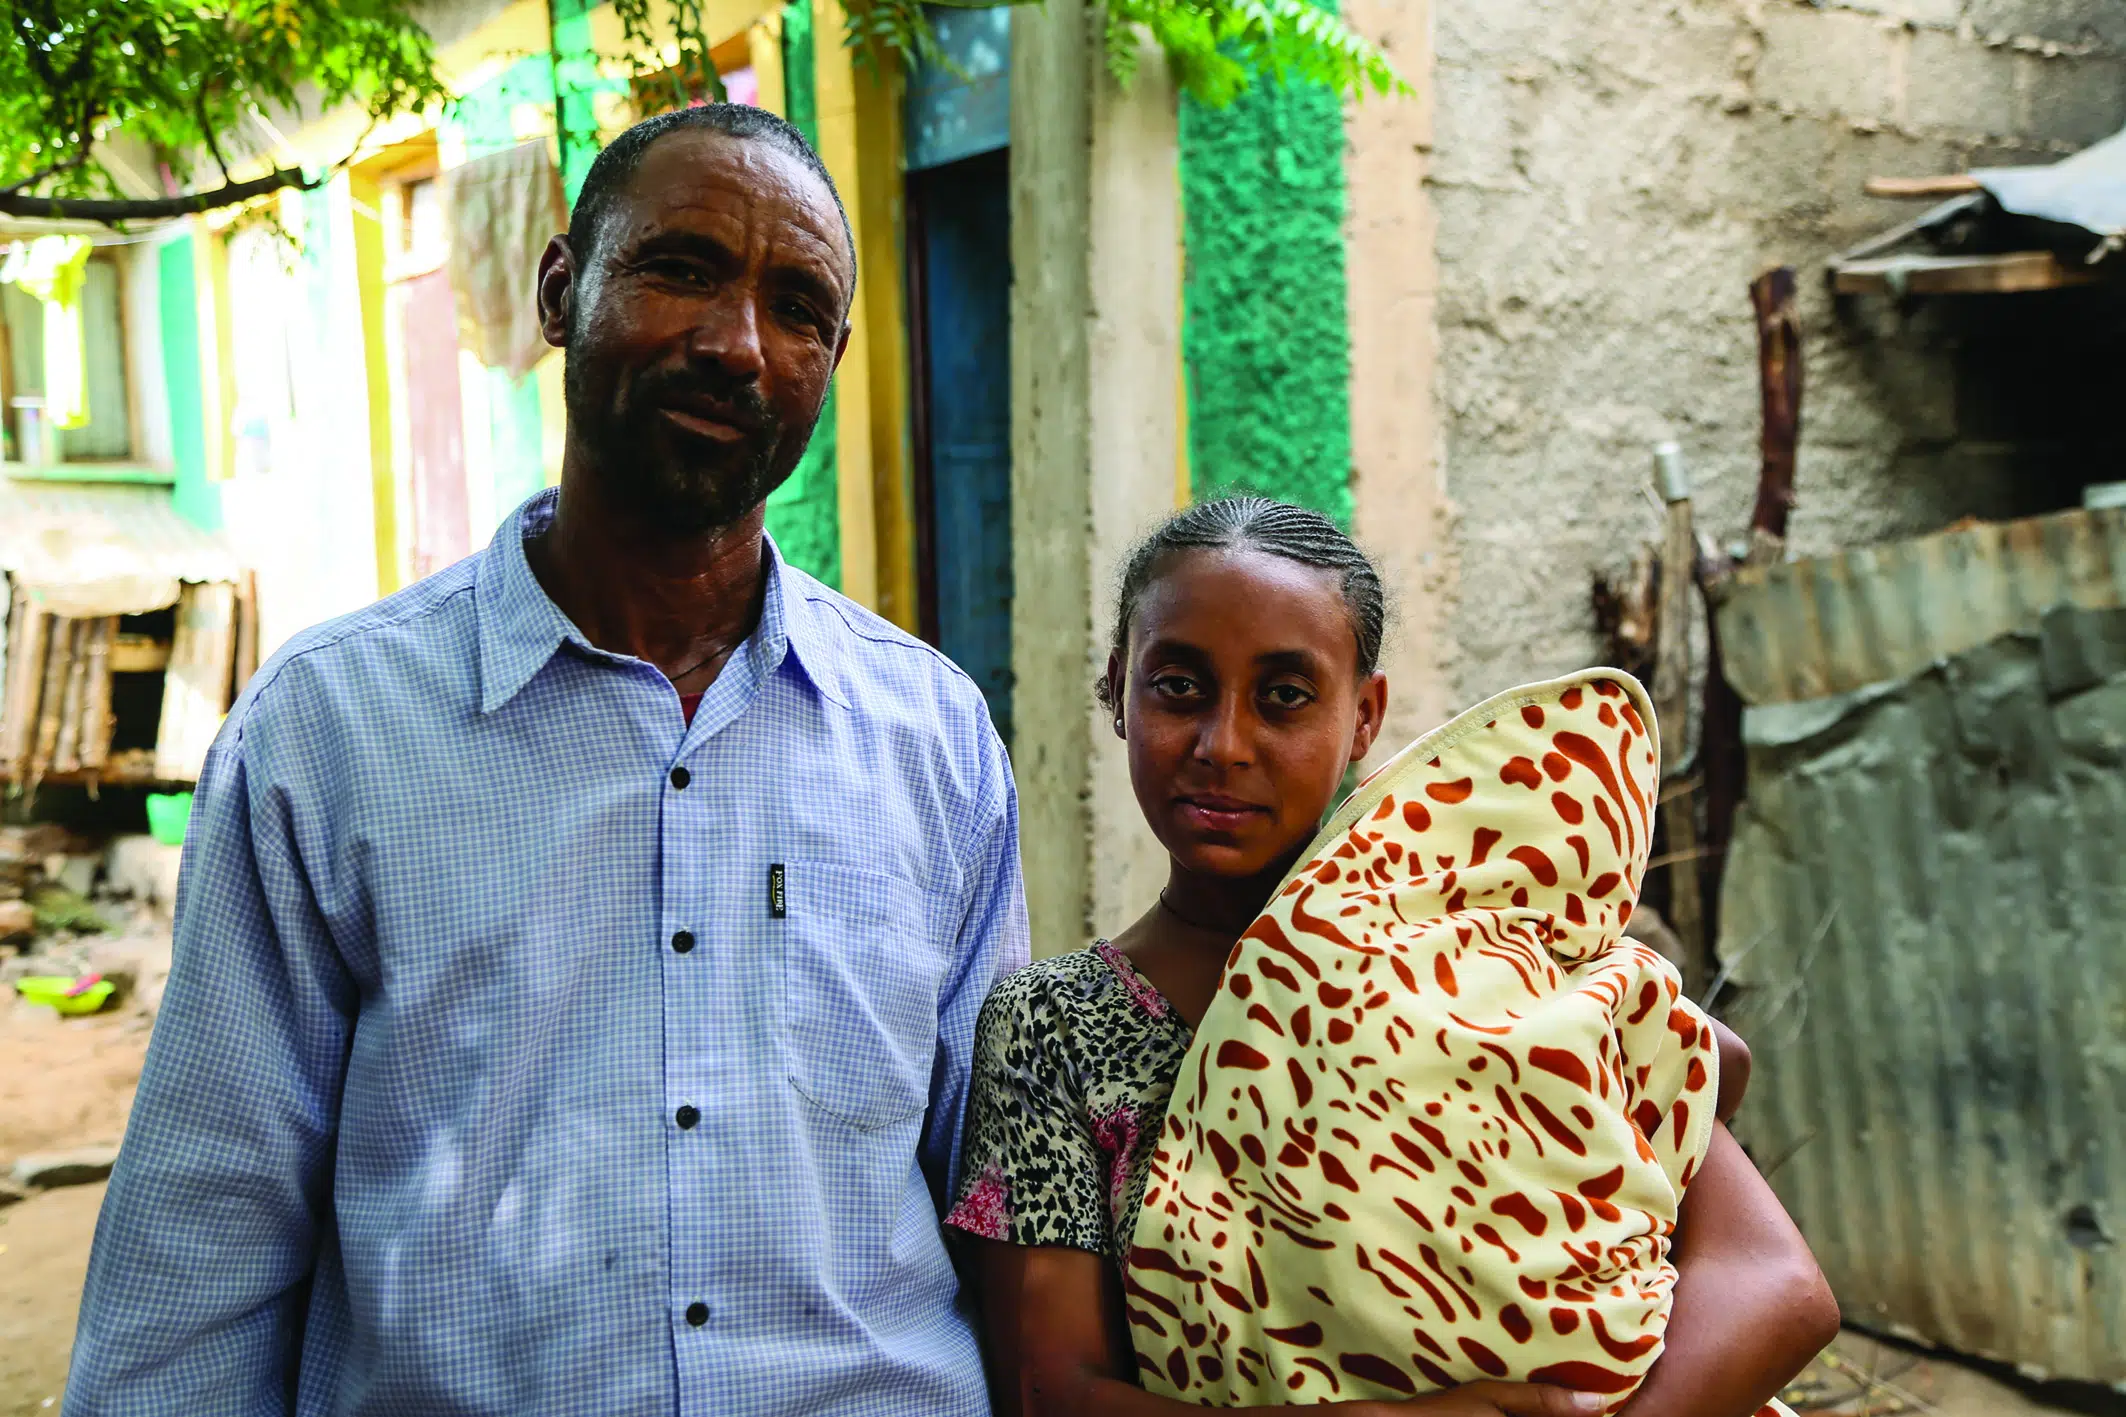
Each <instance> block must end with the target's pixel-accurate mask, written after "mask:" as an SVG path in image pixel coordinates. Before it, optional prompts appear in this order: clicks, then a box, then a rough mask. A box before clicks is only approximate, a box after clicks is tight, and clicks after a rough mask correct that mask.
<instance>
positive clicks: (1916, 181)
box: [1861, 172, 1979, 201]
mask: <svg viewBox="0 0 2126 1417" xmlns="http://www.w3.org/2000/svg"><path fill="white" fill-rule="evenodd" d="M1861 190H1862V191H1864V192H1866V193H1867V194H1868V195H1869V196H1871V197H1888V198H1891V199H1892V200H1894V201H1916V200H1925V199H1929V198H1936V199H1938V198H1941V197H1956V196H1961V195H1962V194H1964V193H1965V192H1976V191H1978V190H1979V185H1978V179H1977V178H1976V177H1973V176H1971V175H1970V174H1968V173H1961V172H1959V173H1955V174H1952V175H1949V176H1942V177H1870V178H1869V179H1868V180H1867V182H1866V183H1865V184H1864V185H1863V186H1862V188H1861Z"/></svg>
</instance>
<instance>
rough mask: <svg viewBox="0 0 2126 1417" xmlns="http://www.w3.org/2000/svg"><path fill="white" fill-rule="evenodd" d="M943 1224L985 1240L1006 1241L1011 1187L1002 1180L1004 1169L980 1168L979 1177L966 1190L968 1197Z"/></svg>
mask: <svg viewBox="0 0 2126 1417" xmlns="http://www.w3.org/2000/svg"><path fill="white" fill-rule="evenodd" d="M945 1223H946V1224H947V1225H950V1226H952V1227H953V1228H954V1229H955V1230H965V1231H966V1232H967V1233H968V1234H970V1235H979V1236H981V1237H982V1238H983V1239H984V1240H1009V1239H1010V1238H1011V1183H1010V1182H1008V1181H1006V1180H1005V1179H1004V1171H1003V1168H1001V1167H998V1166H985V1167H983V1168H982V1174H981V1177H980V1178H979V1179H978V1180H976V1182H975V1183H974V1184H973V1185H972V1186H969V1187H968V1188H967V1194H966V1195H965V1196H963V1197H962V1198H961V1200H960V1203H959V1204H958V1205H956V1206H954V1207H953V1208H952V1214H950V1215H948V1216H946V1217H945Z"/></svg>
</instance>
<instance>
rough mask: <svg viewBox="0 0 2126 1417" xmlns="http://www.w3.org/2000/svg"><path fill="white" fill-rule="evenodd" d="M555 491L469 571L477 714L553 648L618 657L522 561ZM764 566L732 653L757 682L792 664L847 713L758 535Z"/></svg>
mask: <svg viewBox="0 0 2126 1417" xmlns="http://www.w3.org/2000/svg"><path fill="white" fill-rule="evenodd" d="M559 497H560V492H559V489H557V488H552V487H549V488H547V489H546V490H544V491H542V492H539V493H537V494H535V495H534V496H533V497H532V498H531V499H530V500H529V501H527V502H525V503H524V505H523V506H521V507H519V508H518V509H517V510H516V511H515V512H514V513H512V514H511V516H510V518H509V520H507V521H505V522H504V523H502V526H501V529H500V530H499V531H497V532H496V533H495V538H494V540H493V541H492V542H490V543H489V544H488V547H487V549H486V550H485V551H483V552H482V553H480V563H479V566H478V567H477V569H476V570H475V572H474V589H473V601H474V606H475V614H476V616H477V620H478V625H479V643H480V712H482V713H493V712H494V711H495V710H496V709H498V708H501V707H502V706H503V705H504V704H506V703H508V702H509V701H510V700H511V699H514V698H515V697H516V696H517V693H518V691H520V690H521V689H523V687H524V686H525V685H526V684H529V683H530V682H531V681H532V678H533V676H534V675H536V674H538V672H539V671H540V670H541V669H544V668H545V667H546V662H547V661H548V660H550V659H552V658H553V657H554V653H555V651H556V650H558V649H560V647H561V646H563V645H565V644H567V645H574V646H576V648H577V649H579V650H581V651H582V652H583V653H585V654H587V655H588V656H590V657H591V658H593V659H599V660H605V661H608V662H619V661H620V660H621V659H622V656H618V655H613V654H609V653H607V652H606V651H604V650H601V649H598V648H597V647H596V646H594V645H593V644H591V642H590V641H589V640H587V639H585V638H584V636H583V632H582V631H581V630H579V629H577V628H576V626H575V624H574V622H572V621H571V620H570V619H569V618H568V616H566V615H565V614H563V613H562V611H561V607H560V606H558V605H556V604H554V602H553V600H552V598H550V597H549V596H548V595H547V593H546V588H545V587H544V586H541V585H540V584H539V580H538V577H536V576H534V575H533V574H532V569H531V562H529V561H528V560H526V559H525V556H524V539H525V537H527V536H532V535H536V534H537V533H539V532H541V531H543V530H545V529H546V526H547V524H548V523H549V522H551V521H552V520H553V517H554V505H555V503H556V502H557V501H558V500H559ZM762 541H763V544H764V555H765V556H766V559H767V567H768V584H767V594H766V596H765V597H764V599H763V601H762V604H761V611H760V624H759V625H757V626H756V627H755V628H754V630H753V633H752V634H751V635H749V636H747V638H746V643H745V645H744V646H743V647H742V648H741V650H740V653H742V654H745V655H746V656H748V657H749V658H750V659H751V660H752V661H753V667H754V670H755V673H756V674H758V675H759V676H760V677H762V678H765V677H766V676H767V675H769V674H771V673H773V672H774V671H775V670H776V669H777V668H778V667H779V666H780V665H781V664H782V662H783V660H784V659H785V658H786V657H787V658H795V659H796V660H797V661H798V664H799V667H800V668H802V669H803V670H804V673H805V677H806V678H807V679H809V680H810V681H811V682H812V685H813V687H814V688H816V689H818V690H819V692H820V693H821V694H823V695H824V696H826V697H827V698H830V699H832V700H834V701H835V702H836V703H838V704H841V705H842V706H843V707H844V708H846V707H848V703H849V701H848V698H847V696H846V694H845V692H844V691H843V688H842V685H841V683H840V674H839V665H838V663H837V661H836V656H835V654H834V650H833V642H832V639H831V637H830V634H829V629H830V627H828V626H826V625H822V624H821V623H820V620H821V618H822V614H823V611H822V608H821V607H820V606H818V605H816V604H815V603H814V602H813V600H812V598H811V597H810V596H809V595H808V594H807V593H806V588H805V585H804V583H803V581H802V579H801V578H800V577H799V576H798V575H797V574H796V573H795V572H794V571H793V570H792V569H791V568H790V566H789V565H788V564H787V563H786V562H785V561H784V560H783V558H782V552H781V551H780V550H779V549H778V548H777V547H776V545H775V541H774V538H772V537H768V536H763V537H762Z"/></svg>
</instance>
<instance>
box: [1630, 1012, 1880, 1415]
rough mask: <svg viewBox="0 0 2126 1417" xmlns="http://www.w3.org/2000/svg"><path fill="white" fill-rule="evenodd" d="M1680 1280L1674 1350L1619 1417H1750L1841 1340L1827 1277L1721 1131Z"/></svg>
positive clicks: (1691, 1197) (1686, 1228)
mask: <svg viewBox="0 0 2126 1417" xmlns="http://www.w3.org/2000/svg"><path fill="white" fill-rule="evenodd" d="M1729 1036H1730V1037H1732V1036H1733V1035H1729ZM1738 1041H1739V1040H1738ZM1676 1269H1677V1272H1678V1278H1677V1280H1676V1291H1675V1302H1674V1305H1673V1308H1672V1310H1671V1312H1670V1315H1669V1320H1668V1345H1667V1347H1666V1348H1665V1349H1664V1350H1663V1352H1662V1354H1661V1357H1660V1360H1659V1361H1657V1362H1656V1363H1655V1364H1654V1366H1653V1370H1652V1371H1651V1372H1649V1373H1648V1374H1647V1375H1646V1381H1645V1382H1644V1383H1642V1384H1641V1385H1640V1387H1639V1391H1638V1392H1637V1393H1636V1394H1634V1395H1633V1397H1632V1400H1631V1401H1630V1402H1628V1403H1626V1404H1625V1406H1624V1410H1623V1413H1622V1414H1621V1417H1752V1414H1754V1413H1755V1412H1757V1411H1758V1410H1759V1409H1760V1408H1762V1407H1763V1406H1764V1404H1765V1403H1767V1402H1769V1401H1770V1400H1771V1399H1773V1398H1774V1397H1777V1396H1778V1395H1779V1390H1780V1389H1781V1388H1783V1387H1785V1386H1786V1385H1787V1384H1788V1383H1789V1382H1791V1381H1793V1379H1794V1376H1795V1375H1796V1374H1797V1373H1799V1372H1800V1371H1801V1370H1802V1369H1803V1368H1805V1367H1807V1366H1808V1362H1809V1360H1810V1359H1811V1358H1814V1357H1815V1356H1816V1355H1817V1354H1818V1353H1820V1352H1822V1351H1823V1349H1824V1347H1825V1346H1826V1345H1828V1344H1829V1343H1830V1341H1831V1340H1832V1339H1833V1338H1836V1337H1837V1336H1838V1301H1837V1300H1835V1299H1833V1298H1832V1297H1831V1289H1830V1286H1829V1285H1828V1284H1826V1283H1825V1282H1824V1278H1823V1271H1821V1270H1819V1269H1818V1268H1817V1267H1816V1260H1815V1257H1814V1256H1813V1255H1811V1254H1810V1253H1809V1247H1808V1244H1807V1243H1806V1242H1805V1241H1804V1240H1803V1239H1802V1238H1801V1232H1800V1231H1798V1230H1796V1229H1795V1228H1794V1222H1793V1221H1791V1220H1789V1219H1788V1218H1787V1214H1786V1211H1785V1209H1784V1208H1782V1207H1781V1206H1780V1204H1779V1198H1778V1197H1777V1196H1774V1195H1773V1194H1772V1188H1771V1187H1770V1186H1768V1185H1766V1184H1765V1182H1764V1178H1763V1177H1762V1176H1760V1175H1758V1174H1757V1168H1756V1167H1755V1166H1754V1165H1752V1164H1751V1163H1750V1159H1749V1158H1748V1157H1747V1156H1745V1155H1743V1153H1742V1148H1741V1147H1740V1146H1738V1145H1737V1144H1736V1142H1735V1139H1734V1138H1733V1137H1732V1136H1729V1135H1728V1131H1727V1128H1726V1127H1725V1126H1719V1127H1715V1128H1714V1129H1713V1142H1712V1147H1711V1149H1710V1150H1709V1151H1707V1153H1706V1156H1705V1165H1704V1166H1703V1167H1702V1168H1701V1169H1700V1170H1699V1172H1698V1175H1697V1178H1696V1179H1695V1180H1693V1181H1692V1182H1691V1183H1690V1189H1689V1190H1687V1191H1685V1192H1684V1195H1683V1214H1682V1217H1681V1221H1680V1223H1679V1225H1678V1228H1677V1231H1676Z"/></svg>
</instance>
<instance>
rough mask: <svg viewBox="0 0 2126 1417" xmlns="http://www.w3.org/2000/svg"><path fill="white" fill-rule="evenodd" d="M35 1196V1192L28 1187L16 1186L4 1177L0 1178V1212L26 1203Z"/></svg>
mask: <svg viewBox="0 0 2126 1417" xmlns="http://www.w3.org/2000/svg"><path fill="white" fill-rule="evenodd" d="M35 1194H36V1192H35V1191H33V1190H31V1189H30V1188H29V1187H28V1186H18V1185H16V1184H15V1183H14V1182H13V1181H10V1180H8V1179H7V1178H6V1177H4V1176H0V1210H5V1209H7V1208H8V1207H9V1206H11V1205H16V1204H19V1203H20V1202H22V1201H26V1200H28V1199H29V1198H30V1197H31V1196H33V1195H35Z"/></svg>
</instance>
